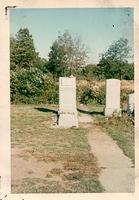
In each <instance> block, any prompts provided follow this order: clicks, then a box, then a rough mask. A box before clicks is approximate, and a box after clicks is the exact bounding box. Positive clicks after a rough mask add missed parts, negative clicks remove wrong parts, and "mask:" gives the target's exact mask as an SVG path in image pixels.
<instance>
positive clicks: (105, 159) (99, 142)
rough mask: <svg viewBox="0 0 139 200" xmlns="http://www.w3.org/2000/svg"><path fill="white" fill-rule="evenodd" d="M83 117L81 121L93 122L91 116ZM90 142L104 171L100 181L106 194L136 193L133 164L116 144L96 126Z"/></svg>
mask: <svg viewBox="0 0 139 200" xmlns="http://www.w3.org/2000/svg"><path fill="white" fill-rule="evenodd" d="M83 115H84V114H81V116H80V118H79V120H80V121H82V122H83V118H84V119H85V118H86V119H85V122H87V119H88V120H89V121H88V122H90V121H91V119H92V117H91V116H89V115H86V114H85V115H84V117H83ZM82 117H83V118H82ZM89 117H90V118H89ZM92 121H93V119H92ZM88 142H89V144H90V146H91V152H92V153H93V154H94V155H95V156H96V157H97V159H98V164H99V167H101V169H102V170H101V174H100V178H99V179H100V182H101V184H102V185H103V187H104V189H105V192H119V193H120V192H126V193H128V192H134V168H133V167H132V165H133V164H132V162H131V160H130V159H129V158H128V157H127V156H125V155H124V154H123V152H122V150H121V149H120V148H119V147H118V145H117V144H116V142H115V141H114V140H113V139H112V138H111V137H110V136H108V135H107V134H106V133H105V132H104V131H103V130H102V129H101V127H99V126H96V125H95V124H94V125H92V126H91V127H90V131H89V135H88Z"/></svg>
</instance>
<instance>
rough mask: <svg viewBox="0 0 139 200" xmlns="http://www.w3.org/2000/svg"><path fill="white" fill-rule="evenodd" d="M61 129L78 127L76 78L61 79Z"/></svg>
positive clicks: (59, 121) (59, 122)
mask: <svg viewBox="0 0 139 200" xmlns="http://www.w3.org/2000/svg"><path fill="white" fill-rule="evenodd" d="M58 125H59V126H60V127H65V128H68V127H73V126H76V127H78V117H77V108H76V78H75V77H60V78H59V120H58Z"/></svg>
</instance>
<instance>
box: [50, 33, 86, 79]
mask: <svg viewBox="0 0 139 200" xmlns="http://www.w3.org/2000/svg"><path fill="white" fill-rule="evenodd" d="M86 57H87V52H86V49H85V47H84V45H83V44H82V43H81V41H80V39H79V38H77V37H76V38H73V37H72V36H71V34H70V33H69V32H68V31H66V32H64V33H63V34H62V35H61V34H60V35H58V39H57V40H55V41H54V42H53V44H52V46H51V48H50V53H49V62H48V69H49V71H50V72H51V73H53V75H54V76H55V77H60V76H69V75H71V74H73V75H76V73H77V72H78V70H80V69H81V68H83V67H84V66H85V62H86Z"/></svg>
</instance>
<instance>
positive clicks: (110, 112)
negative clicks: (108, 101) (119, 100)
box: [104, 108, 121, 117]
mask: <svg viewBox="0 0 139 200" xmlns="http://www.w3.org/2000/svg"><path fill="white" fill-rule="evenodd" d="M104 113H105V116H106V117H111V116H112V115H117V116H121V109H117V108H105V110H104Z"/></svg>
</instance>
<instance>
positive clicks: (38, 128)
mask: <svg viewBox="0 0 139 200" xmlns="http://www.w3.org/2000/svg"><path fill="white" fill-rule="evenodd" d="M11 109H12V112H11V114H12V118H11V122H12V123H11V125H12V126H11V127H12V137H11V139H12V148H13V150H14V149H19V148H20V151H18V153H17V154H16V155H15V152H14V151H13V154H12V163H14V160H15V159H16V162H17V166H14V167H15V169H14V170H15V171H16V170H18V171H21V169H20V165H18V159H19V161H20V163H21V159H22V169H24V170H25V171H23V174H22V172H21V173H20V179H18V177H16V174H15V175H14V176H15V177H13V176H12V192H13V193H39V192H40V193H47V192H50V193H51V192H52V193H53V192H98V191H99V192H102V191H103V188H102V186H101V184H100V182H99V181H98V175H99V171H100V169H99V168H98V165H97V160H96V158H95V157H94V155H93V154H91V153H90V146H89V145H88V140H87V129H85V128H78V129H77V128H71V129H56V128H55V129H53V128H51V124H52V123H53V122H54V120H56V111H57V107H56V106H52V107H50V106H49V109H48V106H46V105H45V106H44V105H42V106H39V109H38V106H34V105H13V106H12V107H11ZM31 162H33V164H32V165H31ZM27 163H29V165H27ZM24 164H25V166H26V168H24ZM18 166H19V167H18ZM31 170H32V171H33V173H30V172H31ZM12 171H13V169H12ZM27 174H28V175H27ZM44 174H45V175H44ZM21 177H22V178H21Z"/></svg>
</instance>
